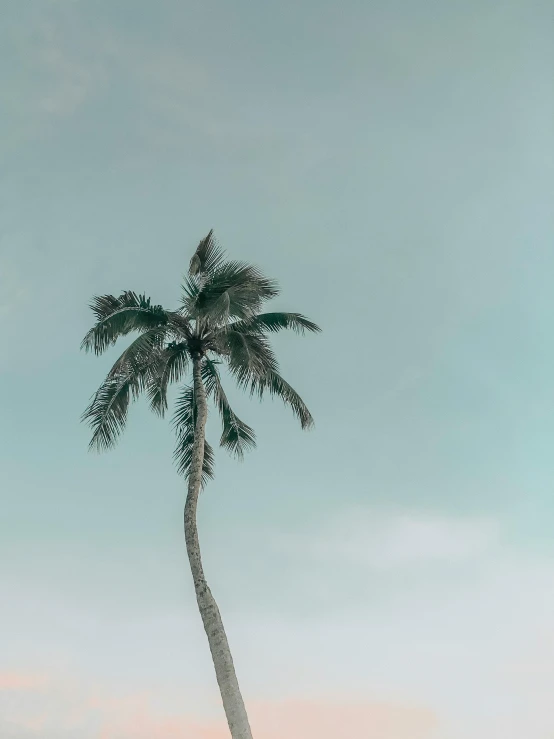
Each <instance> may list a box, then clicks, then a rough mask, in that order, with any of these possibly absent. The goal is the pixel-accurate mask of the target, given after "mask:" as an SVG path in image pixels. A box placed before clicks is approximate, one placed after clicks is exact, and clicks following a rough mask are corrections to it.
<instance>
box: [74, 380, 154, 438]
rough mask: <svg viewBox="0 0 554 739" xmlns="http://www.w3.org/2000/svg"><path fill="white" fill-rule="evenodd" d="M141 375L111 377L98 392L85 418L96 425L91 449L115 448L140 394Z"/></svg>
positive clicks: (93, 427)
mask: <svg viewBox="0 0 554 739" xmlns="http://www.w3.org/2000/svg"><path fill="white" fill-rule="evenodd" d="M139 384H140V383H139V381H138V378H136V377H134V376H132V375H121V376H117V377H108V378H106V380H105V381H104V382H103V383H102V385H101V386H100V388H99V389H98V391H97V392H96V394H95V395H94V397H93V399H92V402H91V403H90V405H89V407H88V408H87V409H86V411H85V412H84V413H83V415H82V420H83V421H85V422H87V423H88V424H89V425H90V426H91V427H92V431H93V433H92V439H91V441H90V444H89V448H90V449H96V450H97V451H103V450H106V449H109V448H110V447H113V446H114V445H115V443H116V441H117V439H118V437H119V435H120V434H121V433H122V431H123V429H124V428H125V424H126V422H127V412H128V409H129V403H130V401H131V398H134V397H136V396H137V395H138V392H139V389H140V387H139Z"/></svg>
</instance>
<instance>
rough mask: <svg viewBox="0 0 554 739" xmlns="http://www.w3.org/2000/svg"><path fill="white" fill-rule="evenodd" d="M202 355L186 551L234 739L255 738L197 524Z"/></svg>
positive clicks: (203, 411)
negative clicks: (206, 571) (206, 568)
mask: <svg viewBox="0 0 554 739" xmlns="http://www.w3.org/2000/svg"><path fill="white" fill-rule="evenodd" d="M200 365H201V357H198V356H196V357H194V359H193V376H194V396H195V403H196V408H197V416H196V425H195V433H194V445H193V449H192V462H191V467H190V474H189V483H188V493H187V500H186V504H185V541H186V545H187V554H188V558H189V563H190V569H191V572H192V578H193V581H194V590H195V592H196V600H197V602H198V608H199V610H200V615H201V617H202V622H203V624H204V630H205V631H206V635H207V637H208V642H209V645H210V651H211V653H212V659H213V663H214V667H215V674H216V677H217V683H218V685H219V691H220V693H221V700H222V701H223V708H224V709H225V715H226V717H227V723H228V724H229V729H230V731H231V736H232V737H233V739H252V732H251V730H250V724H249V723H248V716H247V715H246V708H245V707H244V701H243V700H242V695H241V693H240V688H239V684H238V680H237V676H236V674H235V667H234V665H233V658H232V656H231V650H230V649H229V642H228V641H227V636H226V634H225V629H224V628H223V622H222V620H221V615H220V613H219V608H218V607H217V603H216V602H215V600H214V597H213V595H212V593H211V591H210V588H209V587H208V584H207V582H206V578H205V576H204V569H203V567H202V559H201V556H200V544H199V541H198V529H197V526H196V508H197V505H198V495H199V493H200V487H201V482H202V464H203V461H204V438H205V436H204V435H205V428H206V420H207V417H208V406H207V401H206V390H205V388H204V383H203V382H202V373H201V368H200Z"/></svg>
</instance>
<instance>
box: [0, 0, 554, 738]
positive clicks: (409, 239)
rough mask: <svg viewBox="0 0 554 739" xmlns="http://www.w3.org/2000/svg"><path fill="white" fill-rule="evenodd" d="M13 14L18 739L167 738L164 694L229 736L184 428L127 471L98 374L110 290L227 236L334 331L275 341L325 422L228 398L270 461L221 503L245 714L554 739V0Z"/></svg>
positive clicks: (2, 651) (127, 446)
mask: <svg viewBox="0 0 554 739" xmlns="http://www.w3.org/2000/svg"><path fill="white" fill-rule="evenodd" d="M0 16H1V18H2V22H1V24H0V162H1V169H0V172H1V176H0V329H1V332H2V336H3V351H2V352H1V353H0V379H1V382H0V408H1V415H0V470H2V472H1V473H0V474H1V478H0V479H1V485H0V503H1V506H2V512H3V514H2V517H1V520H2V532H1V536H0V572H1V577H2V583H3V588H2V589H3V592H4V595H5V597H6V607H3V608H2V615H1V616H0V623H3V625H4V631H5V633H7V634H9V638H8V639H7V640H6V639H4V640H3V645H2V646H1V647H0V716H3V717H5V718H4V720H5V721H7V722H8V723H6V724H5V726H4V727H3V731H4V733H3V736H8V737H10V738H12V737H13V739H21V738H23V739H25V738H26V737H41V738H42V737H44V739H54V738H55V739H59V738H62V739H63V738H64V737H66V736H67V737H70V736H71V737H72V736H74V733H73V732H74V731H77V733H78V734H79V736H82V737H83V738H84V739H130V737H131V736H132V737H133V739H137V737H139V734H138V733H137V729H136V728H135V729H132V728H129V727H130V726H131V724H132V721H135V720H137V718H136V717H137V715H139V713H140V715H143V714H142V713H141V711H142V712H144V711H145V710H146V708H145V707H144V706H145V705H146V704H145V703H144V701H146V698H145V699H144V701H143V699H142V698H140V696H143V695H146V694H147V695H148V696H149V698H148V701H149V703H148V705H149V706H150V708H148V711H150V713H148V716H149V718H148V720H149V721H150V720H151V721H152V725H151V726H150V729H149V730H148V731H149V733H148V734H147V735H148V737H149V739H152V737H155V738H157V737H158V736H159V737H160V739H162V738H163V739H167V738H168V737H173V736H175V737H176V736H181V735H182V734H179V733H175V734H173V733H171V731H172V730H173V729H171V727H170V728H168V726H169V724H167V720H169V719H167V717H168V716H169V717H171V716H177V715H178V716H179V717H180V718H179V720H182V721H189V720H193V719H194V720H198V721H199V722H201V721H211V720H212V719H213V721H217V720H218V719H219V717H220V713H219V708H218V705H217V701H215V700H214V705H212V703H211V701H212V700H213V699H214V696H215V699H216V698H217V693H216V691H217V687H216V685H215V681H214V679H213V677H212V674H211V665H210V663H209V652H208V649H207V646H206V644H205V643H204V637H203V635H202V632H201V626H200V625H199V618H198V616H197V614H196V610H195V609H196V606H195V603H194V595H193V592H192V586H191V584H190V583H189V579H190V576H189V572H188V565H187V563H186V557H185V553H184V544H183V542H182V533H181V520H182V514H181V511H182V505H183V501H184V485H183V483H182V481H181V480H180V479H179V478H178V477H177V475H176V473H175V470H174V468H173V466H172V460H171V454H172V435H171V429H170V426H169V422H167V423H164V422H161V421H159V420H158V419H156V418H154V417H151V416H150V415H149V413H148V410H147V408H146V407H145V406H143V405H141V404H138V405H137V406H136V407H134V408H133V409H132V412H131V414H130V419H129V426H128V429H127V432H126V434H125V436H124V437H123V439H122V441H121V443H120V445H119V447H118V448H117V449H116V450H115V451H114V452H111V453H110V454H107V455H102V456H97V455H91V454H89V453H87V444H88V439H89V432H88V430H87V428H86V427H84V426H82V425H81V424H80V423H79V417H80V414H81V412H82V411H83V410H84V408H85V406H86V405H87V402H88V400H89V397H90V395H91V394H92V393H93V392H94V390H95V389H96V387H97V385H98V384H99V382H100V381H101V379H102V377H103V373H104V372H105V371H106V369H107V367H108V365H109V363H110V361H111V359H113V355H110V356H106V357H103V358H101V359H97V358H94V357H92V356H88V355H84V354H81V353H80V352H79V344H80V341H81V339H82V337H83V335H84V334H85V332H86V330H87V329H88V328H89V327H90V325H91V319H92V314H91V313H90V311H89V309H88V303H89V301H90V299H91V297H92V296H93V295H94V294H98V293H100V294H101V293H107V292H114V293H118V292H119V291H121V290H123V289H133V290H136V291H140V292H142V291H144V292H146V293H148V294H149V295H151V297H152V298H153V300H154V301H155V302H159V303H163V304H165V305H167V306H171V305H174V304H176V302H177V300H178V298H179V285H180V280H181V277H182V275H183V274H184V272H185V270H186V267H187V265H188V261H189V259H190V256H191V254H192V251H193V249H194V248H195V246H196V244H197V243H198V241H199V239H200V238H201V237H202V236H203V235H205V234H206V233H207V231H208V230H209V229H210V228H214V229H215V232H216V235H217V237H218V238H219V240H220V242H221V244H222V245H223V246H224V247H225V248H226V249H227V250H228V252H229V253H230V254H231V255H232V256H233V258H237V259H245V260H249V261H253V262H255V263H257V264H258V265H259V266H260V267H261V268H262V269H263V270H264V271H265V272H266V273H268V274H269V275H271V276H272V277H275V278H277V279H278V280H279V281H280V283H281V285H282V288H283V292H282V296H281V297H280V298H279V299H278V300H277V301H276V302H275V305H276V307H278V308H283V309H289V310H295V311H300V312H302V313H304V314H306V315H308V316H309V317H310V318H311V319H313V320H315V321H316V322H317V323H319V324H320V325H321V326H322V328H323V333H322V334H321V335H320V336H316V337H309V338H306V339H300V338H298V337H296V336H294V335H291V336H279V337H278V340H277V341H275V346H276V348H277V349H278V352H279V357H280V360H281V364H282V369H283V373H284V374H285V376H286V377H287V379H288V380H289V381H290V382H291V384H292V385H293V386H294V387H295V388H296V389H297V390H298V391H299V392H300V393H301V394H302V396H303V397H304V399H305V400H306V402H307V403H308V405H309V407H310V409H311V410H312V412H313V415H314V416H315V420H316V429H315V431H313V432H310V433H309V434H304V433H302V432H301V431H300V429H299V428H298V426H297V424H296V423H295V421H294V419H293V418H292V415H291V414H290V413H289V412H287V410H286V409H282V408H281V407H280V406H279V405H277V404H273V403H271V402H269V403H266V404H264V405H263V406H262V405H258V404H256V403H254V402H252V401H250V400H249V399H248V398H241V397H240V395H239V394H237V393H234V392H233V393H231V395H232V397H233V399H234V401H235V404H236V406H237V408H238V409H240V415H241V416H242V417H244V418H245V420H246V421H247V422H248V423H250V424H251V425H253V426H254V427H255V429H256V431H257V434H258V448H257V450H256V451H255V452H253V453H251V454H250V455H248V457H247V458H246V460H245V462H244V463H242V464H238V463H236V462H234V461H233V460H230V459H228V458H227V457H226V456H225V454H224V453H223V452H220V453H218V455H217V476H216V480H215V481H214V482H213V484H211V485H210V486H209V488H208V490H207V491H206V493H205V494H204V495H203V497H202V501H201V510H200V527H201V531H200V534H201V542H202V545H203V551H204V556H205V560H206V568H207V572H208V576H209V579H210V582H211V583H212V586H213V590H214V592H215V594H216V597H218V599H219V600H220V604H221V607H222V611H223V615H224V618H225V621H226V623H227V624H228V627H229V632H230V640H231V643H232V647H233V649H234V652H235V660H236V662H237V669H238V672H239V677H240V678H241V681H242V683H243V684H244V693H245V694H246V696H247V699H248V700H249V702H251V703H253V705H254V706H256V705H258V703H259V705H261V704H262V703H261V702H263V701H275V700H281V699H282V700H283V701H285V702H286V701H289V702H290V701H305V700H308V699H312V698H313V700H315V701H320V702H322V701H324V700H325V701H326V702H327V703H329V697H328V696H329V695H331V696H334V699H336V701H337V706H339V705H343V703H344V702H345V701H346V702H347V703H348V701H350V702H355V703H359V704H363V705H364V706H372V705H374V704H378V703H379V702H382V701H384V702H385V703H387V704H388V703H391V704H392V705H393V706H397V707H398V706H399V707H398V708H391V709H390V710H391V711H392V712H393V713H394V711H397V713H398V712H399V711H401V710H404V708H402V707H406V706H412V705H413V706H416V708H417V707H420V708H421V710H422V711H428V712H429V715H432V716H433V721H432V722H431V723H432V726H431V725H430V726H429V727H427V728H426V726H427V725H425V726H424V722H422V726H421V727H420V728H418V729H417V730H418V731H420V734H417V737H416V733H414V732H416V728H415V723H412V724H410V726H409V727H408V729H406V731H407V733H406V734H403V733H401V731H403V730H404V729H401V728H400V729H399V728H397V729H392V730H391V731H390V732H389V734H390V736H389V735H388V734H387V735H386V732H385V730H384V729H383V730H382V733H381V734H379V735H378V737H377V735H375V737H373V735H372V734H370V733H368V734H367V736H368V737H370V739H407V737H410V739H413V737H416V739H470V737H471V739H490V737H491V736H502V737H503V738H504V739H512V738H513V739H521V737H522V736H525V737H526V739H550V737H552V736H553V735H554V720H552V718H551V710H550V709H549V705H550V700H551V695H552V691H553V690H554V671H553V669H552V664H553V663H554V662H553V661H552V657H554V633H553V631H552V626H551V624H552V618H553V616H554V598H553V596H552V593H553V592H554V587H553V586H554V564H553V554H554V551H553V549H554V546H553V543H552V536H551V532H552V529H553V526H554V498H553V496H552V479H553V478H552V448H553V444H554V381H553V377H554V325H553V315H554V293H553V291H552V274H553V273H554V248H553V246H552V245H553V236H554V216H553V208H552V203H553V197H554V147H553V143H554V141H553V125H552V122H553V120H554V93H553V89H552V82H551V76H552V69H553V68H554V42H553V36H552V28H553V25H552V22H553V20H554V19H553V12H552V6H551V4H550V3H547V2H541V1H540V0H537V1H536V2H533V1H531V2H529V0H517V1H509V2H505V3H496V2H491V1H490V0H485V1H484V2H483V1H482V0H481V2H475V1H471V2H465V3H461V2H449V3H438V2H427V0H425V1H422V2H418V3H413V2H411V3H410V2H408V1H407V0H402V1H401V0H388V1H387V2H385V1H384V0H382V1H380V2H361V1H360V2H357V1H355V0H344V2H342V3H340V4H339V3H336V2H335V3H331V2H328V1H327V0H322V1H321V2H319V3H315V2H309V1H308V2H304V3H300V4H299V3H293V2H289V1H288V0H285V1H284V2H281V3H278V4H277V3H274V4H261V3H257V4H256V3H251V2H246V0H237V2H235V3H232V4H230V3H224V2H222V0H218V1H215V2H204V3H183V2H177V1H175V2H173V1H172V0H160V1H159V2H156V3H155V2H146V0H132V1H131V0H119V2H108V1H107V0H106V1H105V0H96V1H95V2H94V3H92V2H91V3H85V2H84V1H83V0H56V1H54V0H41V1H40V2H39V0H27V1H26V2H25V3H23V2H16V1H15V0H11V1H10V0H0ZM214 420H215V419H214ZM208 438H211V439H212V440H213V441H215V440H216V439H217V427H216V426H215V424H214V425H211V426H210V425H209V427H208ZM545 654H546V655H549V659H545V656H544V655H545ZM477 673H479V674H477ZM2 675H4V677H3V678H2ZM507 676H508V677H507ZM39 677H40V679H39ZM512 678H513V680H512ZM510 680H512V682H510ZM18 681H19V682H18ZM14 685H16V687H14ZM10 686H11V687H10ZM17 686H19V687H17ZM37 686H38V687H37ZM68 686H69V687H68ZM102 691H103V692H102ZM100 694H101V695H102V696H104V697H102V698H98V695H100ZM91 695H94V696H96V698H95V700H98V702H99V705H96V704H94V705H95V707H93V708H91V700H92V699H91V697H90V696H91ZM105 696H109V697H110V700H112V699H113V701H115V700H116V699H117V700H119V701H120V703H117V705H116V703H113V704H112V703H109V701H108V698H106V697H105ZM129 696H130V697H129ZM137 696H139V697H137ZM41 701H43V702H44V706H46V707H44V706H43V705H42V703H41ZM125 701H127V702H125ZM129 701H130V702H129ZM141 701H142V702H141ZM256 701H258V703H256ZM508 703H509V705H510V708H509V709H507V708H501V706H505V705H506V704H508ZM287 705H289V704H287ZM76 706H77V707H78V709H77V708H76ZM99 706H100V707H99ZM253 710H255V708H254V709H253ZM260 710H261V709H260ZM283 710H285V709H283ZM287 710H289V709H287ZM344 710H346V709H344ZM376 710H377V709H376ZM387 710H388V709H387ZM406 710H408V709H406ZM410 710H411V709H410ZM414 710H415V709H414ZM418 710H419V708H418ZM337 711H339V708H337ZM75 712H77V713H76V714H75ZM137 712H138V713H137ZM74 714H75V715H77V714H78V715H77V718H75V715H74ZM295 715H296V714H295ZM387 715H388V714H387ZM394 715H395V716H396V718H395V719H394V720H397V718H398V716H397V714H396V713H395V714H394ZM398 715H400V714H398ZM402 715H404V714H402ZM418 715H419V714H418ZM183 716H184V717H185V718H183ZM191 717H192V718H191ZM530 717H534V718H530ZM353 720H354V719H353ZM356 720H358V719H356ZM364 720H365V719H364ZM368 720H369V719H368ZM391 720H392V719H391ZM398 720H399V721H400V719H398ZM402 720H403V719H402ZM419 720H420V719H418V718H417V717H416V718H414V719H413V721H414V722H417V721H419ZM164 721H166V723H165V724H164ZM359 721H362V719H359ZM407 721H408V724H409V723H410V721H412V719H407ZM72 722H73V723H72ZM79 722H80V723H79ZM118 722H119V723H118ZM125 722H127V723H125ZM145 722H146V723H147V720H146V719H143V722H142V725H143V726H144V725H146V723H145ZM156 722H157V723H156ZM184 725H185V724H183V726H184ZM391 725H392V724H391ZM187 726H188V724H187ZM357 726H359V727H361V726H362V724H361V723H359V724H357ZM398 726H400V724H398ZM418 726H419V724H418ZM160 727H161V728H160ZM164 727H165V728H164ZM0 729H2V722H1V720H0ZM206 731H208V730H207V729H206ZM264 731H266V733H265V734H264V733H263V732H264ZM267 731H268V730H267V728H264V727H262V729H261V730H260V731H259V732H258V734H259V739H266V737H267V738H268V739H273V735H272V734H270V733H267ZM283 731H285V730H284V729H283ZM287 731H288V729H287ZM309 731H312V734H309V735H308V733H305V734H303V735H302V737H303V739H327V737H328V735H327V734H326V733H325V730H324V729H321V730H320V729H317V728H315V729H313V730H312V729H310V728H309V727H308V728H307V729H306V730H305V732H309ZM357 731H358V735H359V736H360V737H362V736H364V737H365V736H366V735H365V734H363V733H362V732H363V731H364V729H363V728H362V729H360V728H359V729H357ZM368 731H369V729H368ZM394 731H396V733H392V732H394ZM156 732H157V733H156ZM510 732H512V733H510ZM0 733H2V731H0ZM288 735H289V736H290V737H291V739H296V737H295V736H294V737H293V733H292V732H289V734H288ZM198 736H199V737H200V734H198ZM212 736H213V737H214V738H215V737H216V736H217V737H218V738H219V736H220V735H219V734H216V733H213V734H208V733H206V734H205V737H206V739H207V738H208V737H210V739H211V737H212ZM221 736H225V734H224V733H223V734H221ZM331 736H333V737H334V735H331V734H329V738H330V737H331ZM337 736H338V735H337ZM203 737H204V735H202V739H203Z"/></svg>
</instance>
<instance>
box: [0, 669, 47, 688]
mask: <svg viewBox="0 0 554 739" xmlns="http://www.w3.org/2000/svg"><path fill="white" fill-rule="evenodd" d="M45 685H46V678H45V677H44V675H37V674H34V673H28V672H0V691H9V690H10V691H11V690H37V689H39V688H43V687H44V686H45Z"/></svg>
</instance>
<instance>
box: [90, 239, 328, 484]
mask: <svg viewBox="0 0 554 739" xmlns="http://www.w3.org/2000/svg"><path fill="white" fill-rule="evenodd" d="M278 294H279V288H278V285H277V283H276V282H275V281H274V280H271V279H268V278H267V277H265V276H264V275H263V274H262V273H261V272H260V271H259V270H258V269H257V268H256V267H254V266H252V265H250V264H246V263H243V262H237V261H229V260H227V259H226V258H225V253H224V252H223V250H222V249H221V248H220V247H219V245H218V244H217V242H216V241H215V239H214V236H213V231H210V233H209V234H208V235H207V236H206V238H204V239H203V240H202V241H201V242H200V244H199V245H198V247H197V249H196V251H195V253H194V255H193V257H192V259H191V262H190V266H189V270H188V274H187V276H186V278H185V281H184V284H183V286H182V299H181V305H180V306H179V307H178V308H177V309H176V310H166V309H165V308H163V307H162V306H161V305H155V304H153V303H152V301H151V300H150V298H148V297H146V296H145V295H138V294H137V293H135V292H131V291H126V292H123V293H122V294H121V295H119V297H115V296H113V295H103V296H99V297H96V298H94V299H93V302H92V304H91V308H92V311H93V312H94V315H95V317H96V324H95V325H94V326H93V328H91V329H90V331H89V332H88V333H87V335H86V336H85V338H84V340H83V342H82V348H84V349H85V350H87V351H93V352H94V353H96V354H101V353H103V352H104V351H106V350H107V349H108V348H109V347H111V346H113V345H114V344H115V343H116V342H117V340H118V339H119V338H120V337H123V336H127V335H128V334H132V333H138V334H139V335H138V337H137V338H136V339H135V340H134V341H133V342H132V343H131V344H130V346H129V347H128V348H127V349H125V351H124V352H123V353H122V354H121V356H120V357H119V359H118V360H117V361H116V362H115V364H114V365H113V367H112V368H111V370H110V371H109V373H108V375H107V377H106V379H105V380H104V382H103V383H102V385H101V386H100V388H99V389H98V391H97V392H96V394H95V395H94V397H93V399H92V401H91V403H90V405H89V407H88V408H87V410H86V411H85V413H84V414H83V420H85V421H87V422H88V423H89V424H90V426H91V427H92V430H93V435H92V439H91V442H90V446H91V448H94V449H97V450H104V449H108V448H110V447H112V446H113V445H114V444H115V442H116V441H117V438H118V436H119V435H120V433H121V432H122V431H123V429H124V427H125V423H126V420H127V412H128V408H129V404H130V403H131V401H132V400H134V399H136V398H138V397H139V396H140V395H141V394H145V395H146V396H147V397H148V400H149V403H150V407H151V409H152V410H153V411H154V412H155V413H156V414H158V415H159V416H164V415H165V413H166V411H167V408H168V401H167V393H168V388H169V386H170V385H171V384H172V383H183V384H182V387H181V390H180V393H179V395H178V398H177V401H176V405H175V412H174V418H173V422H174V426H175V431H176V437H177V441H176V447H175V454H174V457H175V461H176V463H177V466H178V469H179V472H180V473H182V474H184V475H185V476H187V475H188V472H189V469H190V465H191V457H192V446H193V441H194V428H195V419H196V402H195V397H194V385H193V383H192V382H190V383H188V382H187V374H188V372H189V370H190V367H191V364H192V360H193V359H194V358H200V359H201V367H202V379H203V381H204V385H205V388H206V393H207V395H208V397H209V398H211V400H212V401H213V402H214V404H215V406H216V407H217V409H218V411H219V414H220V416H221V423H222V433H221V439H220V444H221V446H222V447H224V448H225V449H227V450H228V451H229V452H230V453H231V454H233V455H235V456H236V457H239V458H240V457H242V456H243V454H244V452H245V451H246V450H247V449H249V448H252V447H254V446H255V434H254V431H253V430H252V429H251V428H250V426H248V425H247V424H246V423H244V422H243V421H242V420H241V419H240V418H239V417H238V416H237V415H236V413H234V411H233V410H232V408H231V406H230V404H229V401H228V399H227V396H226V394H225V391H224V389H223V386H222V383H221V377H220V371H219V366H220V365H226V367H227V368H228V370H229V373H230V375H231V376H232V377H234V379H235V380H236V382H237V384H238V385H239V387H241V388H242V389H246V390H248V391H249V392H250V393H251V394H252V395H256V396H258V397H259V398H260V399H261V398H262V397H263V396H264V395H265V394H266V393H269V394H270V395H273V396H278V397H279V398H281V399H282V400H283V401H284V402H285V403H286V404H287V405H289V406H290V407H291V409H292V411H293V412H294V414H295V415H296V417H297V418H298V420H299V421H300V424H301V426H302V428H304V429H306V428H309V427H310V426H312V425H313V419H312V416H311V414H310V412H309V410H308V408H307V407H306V405H305V404H304V402H303V400H302V399H301V398H300V396H299V395H298V393H296V392H295V390H293V388H292V387H291V386H290V385H289V384H288V383H287V382H286V381H285V380H284V379H283V378H282V377H281V375H280V374H279V366H278V363H277V359H276V357H275V354H274V352H273V351H272V349H271V346H270V342H269V340H268V335H269V334H271V333H274V332H277V331H281V330H283V329H292V330H294V331H296V332H298V333H304V332H306V331H312V332H316V331H319V330H320V329H319V327H318V326H316V324H315V323H312V321H309V320H308V319H307V318H305V317H304V316H303V315H301V314H299V313H283V312H276V313H265V312H262V309H263V308H264V306H265V304H266V303H267V301H269V300H271V299H272V298H274V297H276V296H277V295H278ZM213 466H214V453H213V448H212V447H211V446H210V445H209V444H208V443H206V444H205V449H204V462H203V483H204V484H205V483H206V481H207V480H208V478H211V477H213Z"/></svg>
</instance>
